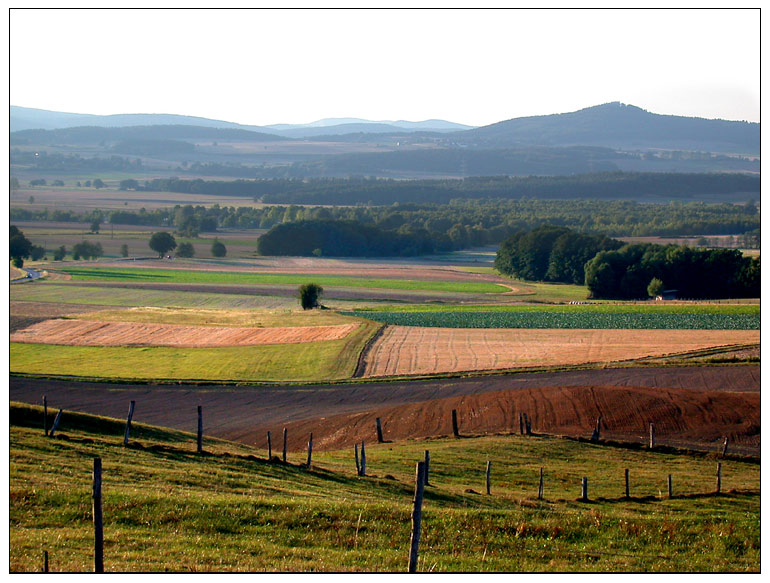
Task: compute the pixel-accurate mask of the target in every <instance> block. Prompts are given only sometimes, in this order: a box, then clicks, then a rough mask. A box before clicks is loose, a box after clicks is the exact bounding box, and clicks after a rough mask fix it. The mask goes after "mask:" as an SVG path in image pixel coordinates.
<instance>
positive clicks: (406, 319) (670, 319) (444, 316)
mask: <svg viewBox="0 0 770 583" xmlns="http://www.w3.org/2000/svg"><path fill="white" fill-rule="evenodd" d="M343 314H346V315H356V316H362V317H365V318H368V319H370V320H374V321H376V322H381V323H383V324H390V325H394V326H424V327H435V328H575V329H605V330H615V329H631V330H636V329H638V330H645V329H646V330H759V329H760V316H759V314H640V313H586V314H580V313H574V312H534V313H517V312H409V313H400V312H343Z"/></svg>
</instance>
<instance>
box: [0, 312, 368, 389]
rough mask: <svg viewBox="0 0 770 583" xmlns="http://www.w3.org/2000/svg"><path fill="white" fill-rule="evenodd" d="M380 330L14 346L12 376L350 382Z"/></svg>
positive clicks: (365, 327)
mask: <svg viewBox="0 0 770 583" xmlns="http://www.w3.org/2000/svg"><path fill="white" fill-rule="evenodd" d="M378 328H379V325H378V324H375V323H373V322H364V323H362V325H361V326H360V327H359V328H358V329H356V330H355V331H353V332H352V333H350V334H348V336H347V337H345V338H342V339H340V340H327V341H319V342H304V343H300V344H280V345H259V346H232V347H222V348H169V347H162V346H149V347H123V346H121V347H111V346H58V345H47V344H22V343H15V342H12V343H10V345H9V346H10V351H9V354H10V370H11V373H19V374H34V375H43V376H45V375H56V376H72V377H85V378H98V379H137V380H139V379H141V380H155V381H162V380H190V381H200V380H203V381H206V380H209V381H233V382H243V381H250V382H256V381H271V382H276V381H298V382H303V381H306V382H310V381H327V380H338V379H345V378H350V377H351V376H352V375H353V373H354V372H355V369H356V365H357V364H358V357H359V355H360V353H361V351H362V350H363V348H364V345H365V344H366V342H367V341H368V340H369V339H370V338H371V337H372V336H373V335H374V333H375V332H376V330H377V329H378Z"/></svg>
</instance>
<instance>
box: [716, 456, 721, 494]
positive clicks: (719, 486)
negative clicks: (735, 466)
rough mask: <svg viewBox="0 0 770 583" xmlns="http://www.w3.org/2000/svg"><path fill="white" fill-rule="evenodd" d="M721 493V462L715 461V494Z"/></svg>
mask: <svg viewBox="0 0 770 583" xmlns="http://www.w3.org/2000/svg"><path fill="white" fill-rule="evenodd" d="M721 493H722V462H717V494H721Z"/></svg>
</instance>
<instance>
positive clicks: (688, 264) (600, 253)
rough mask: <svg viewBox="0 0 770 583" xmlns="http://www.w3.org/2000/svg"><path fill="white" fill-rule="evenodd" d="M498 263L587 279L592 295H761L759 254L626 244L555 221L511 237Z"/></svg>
mask: <svg viewBox="0 0 770 583" xmlns="http://www.w3.org/2000/svg"><path fill="white" fill-rule="evenodd" d="M495 267H496V268H497V269H498V270H499V271H500V272H501V273H504V274H506V275H510V276H511V277H515V278H518V279H524V280H530V281H551V282H562V283H573V284H583V283H584V284H585V285H586V286H588V291H589V297H591V298H606V299H640V298H646V297H648V296H649V295H657V294H658V293H660V291H662V290H664V289H668V290H676V293H677V295H678V297H684V298H690V299H713V298H742V297H759V296H760V259H759V257H754V258H750V257H744V256H743V254H742V253H741V252H740V251H738V250H734V249H693V248H691V247H687V246H680V245H654V244H624V243H623V242H621V241H618V240H616V239H611V238H608V237H605V236H601V235H591V234H585V233H578V232H575V231H573V230H571V229H567V228H565V227H559V226H553V225H543V226H540V227H538V228H536V229H532V230H529V231H521V232H517V233H514V234H513V235H511V236H510V237H509V238H507V239H506V240H505V241H504V242H503V243H502V244H501V245H500V249H499V250H498V252H497V256H496V258H495Z"/></svg>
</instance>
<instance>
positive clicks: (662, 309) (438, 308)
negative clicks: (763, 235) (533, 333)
mask: <svg viewBox="0 0 770 583" xmlns="http://www.w3.org/2000/svg"><path fill="white" fill-rule="evenodd" d="M356 312H357V313H358V315H365V313H366V312H391V313H392V312H424V313H428V312H431V313H435V312H453V313H462V312H494V313H516V314H530V313H535V314H543V313H552V314H564V313H567V314H597V313H599V314H718V315H756V316H759V314H760V306H759V304H739V303H736V304H733V303H711V304H708V303H691V304H672V303H656V302H645V303H629V302H624V303H614V304H610V303H600V304H593V303H591V304H562V305H547V304H513V305H499V306H489V305H485V306H480V305H467V304H465V305H460V304H455V305H452V304H418V305H403V304H400V305H399V304H394V305H388V306H380V307H379V308H359V309H357V310H356Z"/></svg>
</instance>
